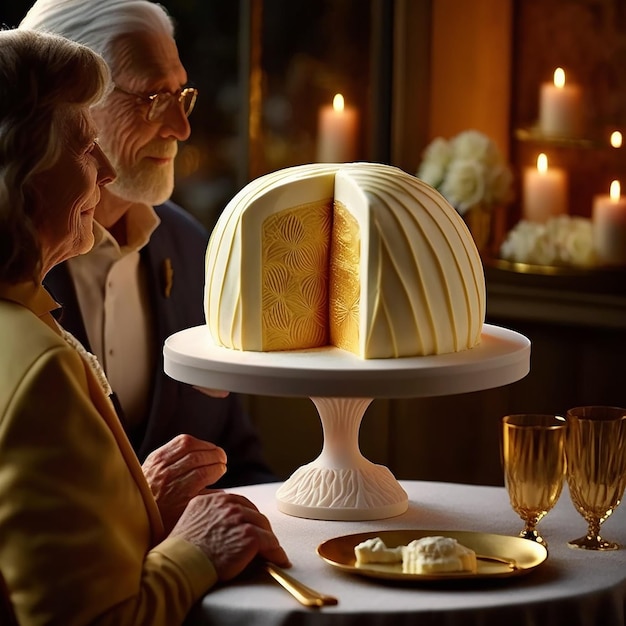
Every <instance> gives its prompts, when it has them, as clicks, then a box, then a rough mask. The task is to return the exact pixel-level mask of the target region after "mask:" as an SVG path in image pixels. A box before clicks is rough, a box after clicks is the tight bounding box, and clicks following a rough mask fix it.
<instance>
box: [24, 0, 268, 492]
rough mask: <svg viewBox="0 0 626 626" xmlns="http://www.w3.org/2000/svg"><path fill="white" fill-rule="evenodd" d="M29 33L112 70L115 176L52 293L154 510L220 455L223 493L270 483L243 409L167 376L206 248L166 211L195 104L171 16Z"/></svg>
mask: <svg viewBox="0 0 626 626" xmlns="http://www.w3.org/2000/svg"><path fill="white" fill-rule="evenodd" d="M20 28H22V29H24V28H28V29H40V30H46V31H51V32H54V33H57V34H61V35H64V36H65V37H67V38H69V39H73V40H75V41H78V42H80V43H84V44H86V45H88V46H89V47H90V48H92V49H93V50H95V51H96V52H99V53H100V54H102V56H104V58H105V59H106V61H107V62H108V64H109V66H110V68H111V72H112V76H113V82H114V88H113V91H112V92H111V93H110V94H109V96H108V97H107V98H106V100H105V102H104V104H103V105H102V106H99V107H98V108H96V109H94V111H93V116H94V119H95V121H96V123H97V125H98V127H99V143H100V145H101V146H102V149H103V150H104V152H105V154H106V155H107V156H108V158H109V159H110V161H111V163H112V164H113V166H114V167H115V169H116V171H117V175H118V176H117V179H116V181H115V183H113V184H111V185H109V187H107V188H106V189H105V191H104V192H103V194H102V200H101V202H100V204H99V205H98V207H97V208H96V214H95V217H96V220H97V222H98V223H99V225H100V226H101V227H98V225H96V243H95V245H94V249H93V250H92V251H91V252H90V253H89V254H87V255H84V256H83V257H80V258H75V259H71V260H70V261H68V262H67V263H65V264H63V265H61V266H59V267H57V268H55V270H54V271H52V272H50V273H49V275H48V277H47V279H46V286H47V288H48V289H49V290H50V291H51V292H52V294H53V295H54V296H55V298H56V299H57V300H58V301H59V302H60V303H61V304H62V305H63V313H62V317H61V319H60V321H61V323H62V324H63V325H64V326H65V327H66V328H67V329H68V330H69V331H70V332H71V333H72V334H73V335H74V336H76V337H77V338H78V339H79V340H80V341H82V343H83V344H84V345H85V347H87V349H88V350H90V351H91V352H93V353H95V354H96V356H97V357H98V359H99V360H100V362H101V363H102V365H103V367H104V369H105V371H106V374H107V377H108V379H109V381H110V383H111V387H112V388H113V391H114V394H115V397H114V399H115V400H116V401H117V407H118V409H119V410H118V413H119V414H120V418H121V419H122V421H123V423H124V425H125V428H126V431H127V433H128V435H129V438H130V440H131V442H132V444H133V447H134V448H135V451H136V452H137V455H138V457H139V459H140V461H142V462H143V464H144V471H145V473H146V476H147V478H148V480H149V481H150V483H151V487H152V488H153V490H154V492H155V495H156V496H157V499H159V497H165V496H166V494H165V493H164V491H165V490H166V489H170V490H171V493H170V495H173V493H179V494H180V493H181V490H180V485H181V484H184V485H186V491H188V492H193V491H194V490H195V488H196V487H198V488H199V489H200V488H201V487H203V485H202V480H203V473H202V472H198V471H195V470H196V469H197V468H202V467H203V465H204V464H205V463H208V462H210V461H209V459H211V458H213V457H212V456H210V452H211V450H212V449H214V447H215V446H214V445H213V444H216V445H218V446H220V447H222V448H223V449H224V451H225V452H226V455H227V459H228V471H227V472H226V474H225V475H224V477H223V478H222V479H221V480H220V481H219V482H218V483H217V485H216V486H232V485H237V484H246V483H247V484H250V483H258V482H267V481H270V480H273V479H274V477H273V475H272V473H271V471H270V470H269V468H268V467H267V465H266V463H265V461H264V460H263V457H262V452H261V445H260V441H259V438H258V435H257V433H256V432H255V430H254V428H253V425H252V423H251V421H250V420H249V418H248V416H247V415H246V414H245V413H244V412H243V410H242V408H241V405H240V400H239V398H237V397H236V396H235V395H232V394H231V395H230V396H228V397H226V398H211V397H208V396H207V395H206V394H204V393H201V392H200V391H198V390H196V389H193V388H192V387H190V386H188V385H184V384H181V383H178V382H176V381H174V380H172V379H170V378H169V377H167V376H166V375H165V374H164V373H163V362H162V346H163V342H164V340H165V339H166V338H167V337H168V336H169V335H170V334H172V333H174V332H176V331H179V330H181V329H184V328H188V327H191V326H197V325H199V324H203V323H204V317H203V301H202V299H203V289H204V253H205V249H206V243H207V239H208V234H207V232H206V231H205V229H204V228H203V227H201V226H200V225H199V224H198V223H197V222H196V221H195V220H193V219H192V218H191V217H190V216H189V215H188V214H187V213H185V212H184V211H183V210H182V209H180V208H179V207H177V206H176V205H174V204H173V203H172V202H170V201H168V198H169V197H170V195H171V193H172V190H173V186H174V158H175V156H176V152H177V147H178V142H179V141H184V140H186V139H187V138H188V137H189V134H190V126H189V121H188V119H187V118H188V116H189V114H190V113H191V111H192V109H193V107H194V103H195V100H196V97H197V91H196V90H195V89H194V88H192V87H188V86H187V73H186V71H185V68H184V67H183V66H182V64H181V61H180V59H179V56H178V50H177V47H176V43H175V41H174V37H173V34H174V33H173V26H172V22H171V20H170V18H169V16H168V15H167V14H166V13H165V10H164V9H163V8H162V7H161V6H160V5H157V4H154V3H152V2H148V1H147V0H107V2H101V1H100V0H38V1H37V2H35V4H34V5H33V6H32V8H31V9H30V11H29V12H28V14H27V15H26V17H25V18H24V19H23V21H22V23H21V24H20ZM153 207H154V208H153ZM181 433H186V434H187V435H188V436H179V437H176V436H177V435H180V434H181ZM189 435H191V436H189ZM172 438H175V439H174V441H173V442H172V443H167V442H168V441H170V440H171V439H172ZM209 442H212V443H209ZM166 444H167V445H166ZM146 457H147V458H146ZM181 458H184V459H185V462H184V463H182V464H181V463H179V462H178V461H179V459H181ZM172 461H173V462H174V465H173V466H172ZM166 466H167V467H169V469H168V470H167V471H164V468H165V467H166ZM172 467H174V468H178V470H175V469H172ZM175 471H178V474H175V475H172V472H175ZM190 481H191V482H192V483H193V485H192V484H190ZM172 482H173V483H174V484H175V485H176V486H175V487H174V488H172V487H171V484H172ZM168 485H170V486H168ZM183 491H184V490H183Z"/></svg>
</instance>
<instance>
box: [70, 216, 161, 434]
mask: <svg viewBox="0 0 626 626" xmlns="http://www.w3.org/2000/svg"><path fill="white" fill-rule="evenodd" d="M159 222H160V220H159V218H158V216H157V215H156V213H155V212H154V209H153V208H152V207H150V206H147V205H143V204H134V205H133V206H132V207H131V208H130V210H129V211H128V212H127V214H126V229H127V233H126V234H127V243H126V244H125V245H123V246H121V247H120V246H119V244H118V243H117V241H116V240H115V238H114V237H113V236H112V235H111V234H110V233H109V231H107V230H106V229H105V228H103V227H102V226H100V225H99V224H97V223H96V222H94V237H95V242H94V246H93V248H92V250H91V251H90V252H88V253H87V254H84V255H81V256H78V257H74V258H72V259H70V260H69V261H68V267H69V271H70V275H71V277H72V280H73V281H74V286H75V287H76V293H77V296H78V303H79V306H80V310H81V312H82V317H83V320H84V322H85V329H86V331H87V337H88V338H89V343H90V345H91V350H92V352H93V353H94V354H95V355H96V356H97V357H98V360H99V361H100V363H101V364H102V366H103V368H104V371H105V372H106V375H107V378H108V380H109V383H110V384H111V387H112V388H113V390H114V391H115V393H116V394H117V397H118V400H119V402H120V404H121V405H122V408H123V410H124V414H125V417H126V420H127V421H128V423H129V424H130V425H131V426H135V425H137V424H139V423H141V422H143V421H144V420H145V419H146V417H147V415H146V412H147V410H148V402H149V394H150V384H151V378H152V371H153V367H154V362H155V357H156V355H155V352H154V346H153V345H152V341H151V338H152V328H153V320H152V311H151V308H150V298H149V292H148V281H147V276H146V271H145V269H144V268H143V267H142V265H141V263H140V257H139V251H140V250H141V248H143V246H145V245H146V244H147V243H148V240H149V239H150V235H151V234H152V232H153V231H154V229H155V228H156V227H157V226H158V225H159Z"/></svg>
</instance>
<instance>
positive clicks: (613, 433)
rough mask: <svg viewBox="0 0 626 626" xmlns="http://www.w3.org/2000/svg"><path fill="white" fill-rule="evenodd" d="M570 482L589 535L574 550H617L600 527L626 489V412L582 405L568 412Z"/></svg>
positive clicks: (571, 495) (576, 543)
mask: <svg viewBox="0 0 626 626" xmlns="http://www.w3.org/2000/svg"><path fill="white" fill-rule="evenodd" d="M565 449H566V456H567V483H568V486H569V492H570V497H571V499H572V502H573V503H574V506H575V507H576V510H577V511H578V512H579V513H580V514H581V515H582V516H583V517H584V518H585V520H586V521H587V524H588V528H587V534H586V535H584V536H583V537H580V538H579V539H574V540H572V541H570V542H569V545H570V546H571V547H573V548H584V549H586V550H617V549H618V548H619V547H620V546H619V544H617V543H615V542H613V541H607V540H605V539H603V538H602V537H601V536H600V525H601V524H602V523H603V522H604V521H605V520H606V518H607V517H609V515H611V513H612V512H613V511H614V510H615V509H616V508H617V507H618V505H619V503H620V500H621V498H622V495H623V493H624V487H625V486H626V409H622V408H620V407H610V406H580V407H575V408H572V409H570V410H569V411H567V442H566V447H565Z"/></svg>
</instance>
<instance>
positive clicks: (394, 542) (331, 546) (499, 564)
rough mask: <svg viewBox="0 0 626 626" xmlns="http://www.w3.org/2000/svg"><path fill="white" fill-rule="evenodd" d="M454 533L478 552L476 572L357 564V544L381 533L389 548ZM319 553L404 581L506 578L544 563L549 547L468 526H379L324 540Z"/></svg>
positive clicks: (354, 569)
mask: <svg viewBox="0 0 626 626" xmlns="http://www.w3.org/2000/svg"><path fill="white" fill-rule="evenodd" d="M431 536H443V537H452V538H453V539H456V540H457V541H458V542H459V543H460V544H462V545H464V546H465V547H467V548H470V549H472V550H474V552H476V560H477V565H478V569H477V571H476V572H475V573H474V572H441V573H437V574H405V573H403V572H402V564H401V563H393V564H385V563H366V564H364V565H359V566H357V565H356V558H355V555H354V548H355V546H356V545H358V544H359V543H361V542H362V541H365V540H367V539H373V538H374V537H380V538H381V539H382V540H383V542H384V543H385V545H386V546H387V547H389V548H395V547H397V546H403V545H407V544H408V543H409V542H411V541H413V540H414V539H420V538H422V537H431ZM317 554H318V555H319V556H320V557H322V559H324V561H326V562H327V563H329V564H330V565H333V566H334V567H337V568H338V569H340V570H343V571H346V572H350V573H352V574H360V575H362V576H369V577H371V578H380V579H386V580H404V581H427V580H439V581H441V580H458V579H478V578H504V577H509V576H519V575H521V574H527V573H528V572H530V571H532V570H533V569H535V568H536V567H537V566H539V565H541V563H543V562H544V561H545V560H546V558H547V557H548V551H547V550H546V548H545V547H544V546H542V545H540V544H538V543H535V542H533V541H529V540H528V539H522V538H520V537H509V536H506V535H492V534H487V533H477V532H471V531H465V530H380V531H371V532H366V533H357V534H354V535H344V536H342V537H335V538H334V539H329V540H328V541H324V542H323V543H321V544H320V545H319V546H318V547H317Z"/></svg>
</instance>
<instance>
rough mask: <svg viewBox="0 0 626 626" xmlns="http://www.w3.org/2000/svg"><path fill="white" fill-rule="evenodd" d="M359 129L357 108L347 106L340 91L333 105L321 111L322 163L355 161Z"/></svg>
mask: <svg viewBox="0 0 626 626" xmlns="http://www.w3.org/2000/svg"><path fill="white" fill-rule="evenodd" d="M357 130H358V113H357V110H356V109H355V108H354V107H349V106H345V103H344V100H343V96H342V95H341V94H340V93H338V94H337V95H336V96H335V97H334V99H333V104H332V106H330V105H328V106H324V107H322V108H321V109H320V112H319V126H318V138H317V160H318V161H319V162H321V163H345V162H347V161H354V159H355V158H356V153H357Z"/></svg>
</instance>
